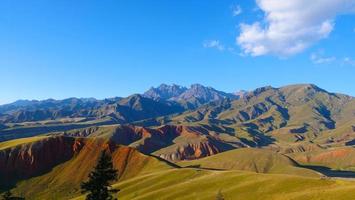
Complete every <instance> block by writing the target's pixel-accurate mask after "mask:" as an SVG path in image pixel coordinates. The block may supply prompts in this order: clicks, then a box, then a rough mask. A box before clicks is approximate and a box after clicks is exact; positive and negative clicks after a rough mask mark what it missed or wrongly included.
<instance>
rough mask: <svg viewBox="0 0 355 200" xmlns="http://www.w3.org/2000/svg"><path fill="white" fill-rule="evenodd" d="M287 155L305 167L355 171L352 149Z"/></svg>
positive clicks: (353, 150) (341, 148) (354, 153)
mask: <svg viewBox="0 0 355 200" xmlns="http://www.w3.org/2000/svg"><path fill="white" fill-rule="evenodd" d="M289 155H290V156H291V157H292V158H294V159H295V160H297V161H298V162H300V163H303V164H305V165H319V166H326V167H329V168H332V169H338V170H355V149H354V148H353V147H338V148H330V149H325V150H318V151H310V152H297V153H292V154H289Z"/></svg>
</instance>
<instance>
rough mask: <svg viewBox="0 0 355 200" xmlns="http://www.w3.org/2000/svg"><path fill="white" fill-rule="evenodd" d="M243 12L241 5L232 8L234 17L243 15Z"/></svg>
mask: <svg viewBox="0 0 355 200" xmlns="http://www.w3.org/2000/svg"><path fill="white" fill-rule="evenodd" d="M242 12H243V10H242V8H241V7H240V6H239V5H234V6H232V15H233V17H235V16H238V15H240V14H242Z"/></svg>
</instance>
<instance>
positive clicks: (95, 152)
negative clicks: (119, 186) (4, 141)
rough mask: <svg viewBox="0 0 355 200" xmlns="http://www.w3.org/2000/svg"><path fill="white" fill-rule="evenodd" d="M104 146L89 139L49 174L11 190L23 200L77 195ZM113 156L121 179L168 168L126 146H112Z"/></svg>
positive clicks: (64, 197)
mask: <svg viewBox="0 0 355 200" xmlns="http://www.w3.org/2000/svg"><path fill="white" fill-rule="evenodd" d="M107 147H108V146H107V143H105V142H104V140H102V141H101V140H100V141H97V140H88V141H87V142H86V144H85V146H84V148H83V149H82V150H81V151H80V153H78V154H77V155H75V156H74V157H73V158H72V159H71V160H69V161H66V162H64V163H62V164H60V165H57V166H56V167H54V168H53V169H52V170H51V171H50V172H49V173H46V174H43V175H41V176H38V177H34V178H30V179H28V180H24V181H21V182H19V183H18V184H17V186H16V189H14V193H15V194H18V195H20V196H25V197H26V199H67V198H69V197H73V196H77V195H78V194H79V193H80V191H79V190H80V189H79V188H80V183H81V182H82V181H84V180H85V179H86V178H87V177H88V174H89V173H90V171H91V170H92V168H93V167H94V166H95V164H96V161H97V159H98V157H99V155H100V153H101V149H105V148H107ZM112 159H113V164H114V167H115V168H116V169H119V174H120V180H125V179H129V178H132V177H134V176H138V175H141V174H146V173H152V172H155V171H161V170H166V169H170V168H171V166H170V165H168V164H167V163H165V162H162V161H160V160H158V159H156V158H154V157H151V156H146V155H143V154H141V153H139V152H138V151H137V150H135V149H132V148H129V147H125V146H116V147H114V151H113V152H112Z"/></svg>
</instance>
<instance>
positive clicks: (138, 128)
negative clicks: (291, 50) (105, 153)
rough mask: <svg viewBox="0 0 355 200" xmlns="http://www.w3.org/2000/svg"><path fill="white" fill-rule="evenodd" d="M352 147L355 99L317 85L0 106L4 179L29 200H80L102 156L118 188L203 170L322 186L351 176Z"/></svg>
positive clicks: (162, 90) (153, 92)
mask: <svg viewBox="0 0 355 200" xmlns="http://www.w3.org/2000/svg"><path fill="white" fill-rule="evenodd" d="M354 145H355V98H354V97H352V96H349V95H345V94H338V93H332V92H328V91H326V90H324V89H321V88H319V87H317V86H316V85H313V84H297V85H288V86H284V87H280V88H274V87H271V86H266V87H261V88H257V89H255V90H253V91H240V92H235V93H226V92H222V91H218V90H216V89H214V88H212V87H205V86H202V85H200V84H194V85H191V87H189V88H187V87H183V86H178V85H166V84H162V85H160V86H158V87H156V88H154V87H153V88H150V89H149V90H148V91H146V92H145V93H143V94H134V95H131V96H128V97H115V98H108V99H104V100H97V99H94V98H87V99H85V98H69V99H64V100H53V99H48V100H43V101H29V100H20V101H16V102H14V103H11V104H6V105H2V106H0V177H6V180H8V181H4V180H5V179H1V180H2V181H0V185H1V186H2V187H6V188H14V189H13V190H14V192H15V193H18V194H23V195H25V196H26V197H30V199H38V198H47V199H51V198H52V199H56V197H58V196H60V197H63V198H64V199H70V198H74V197H77V196H78V186H79V185H80V182H81V181H83V180H85V177H87V174H88V173H89V171H90V169H92V167H93V166H94V162H93V161H94V160H95V159H97V157H98V156H99V152H100V149H108V150H109V151H110V152H111V153H112V155H113V158H114V165H115V166H116V167H117V169H119V171H120V177H121V178H120V180H119V181H121V182H122V185H120V184H118V185H117V187H121V186H125V184H127V186H125V187H127V188H129V183H130V181H131V182H132V184H133V183H135V180H138V179H139V178H140V177H152V181H153V182H154V177H155V178H157V179H158V178H160V174H159V173H165V172H166V171H171V173H172V174H174V173H177V174H178V175H177V176H176V177H171V180H177V177H180V176H183V174H184V173H186V175H187V174H189V175H187V176H190V175H191V176H192V177H194V176H193V175H192V174H194V173H198V172H199V171H198V170H207V171H206V172H205V171H204V172H203V174H204V175H202V177H204V176H205V175H206V176H208V174H210V173H212V174H215V173H216V174H218V173H219V172H218V171H221V170H222V171H225V172H223V173H222V172H221V174H222V175H221V177H222V176H224V175H223V174H224V173H226V174H228V173H232V172H229V170H232V171H233V170H244V171H249V172H250V171H251V172H257V173H267V174H288V175H290V174H292V175H293V176H297V177H298V176H300V177H304V176H310V177H315V179H317V178H319V177H320V174H323V175H329V176H330V175H334V174H336V175H334V176H338V175H339V173H340V172H339V173H336V171H334V170H340V171H341V173H340V174H344V173H345V174H346V175H349V174H350V175H352V170H354V169H355V168H354V166H355V159H354V157H352V156H351V155H355V149H354V148H353V147H354ZM92 158H95V159H92ZM208 170H212V172H209V171H208ZM213 170H216V171H213ZM227 171H228V172H227ZM158 172H159V173H158ZM210 175H211V174H210ZM213 176H214V175H213ZM69 177H73V178H74V179H73V180H71V179H70V178H69ZM202 177H201V178H202ZM274 177H276V175H270V176H269V178H270V179H272V180H273V181H275V180H276V178H275V179H274ZM290 178H291V177H290ZM202 179H203V178H202ZM169 180H170V179H169ZM277 180H279V179H277ZM280 180H281V179H280ZM312 180H313V179H312ZM162 181H163V182H164V181H165V179H164V180H162ZM180 181H182V180H180ZM299 181H300V183H301V182H302V181H303V178H300V179H299ZM143 182H144V181H143ZM143 182H142V183H143ZM306 182H307V181H306ZM169 183H170V182H169ZM197 183H198V184H201V183H200V182H197ZM324 183H327V184H328V182H324ZM135 184H138V183H135ZM147 184H148V185H149V182H147ZM150 184H151V182H150ZM315 184H321V183H318V182H317V181H315ZM329 184H330V182H329ZM29 185H31V187H29ZM47 185H50V187H49V188H47V187H46V186H47ZM137 187H138V186H137ZM147 187H148V186H147ZM206 187H209V186H206ZM226 187H228V188H229V186H226ZM334 187H337V186H334ZM44 188H47V189H44ZM213 188H214V189H216V188H215V187H214V186H213ZM158 189H159V188H157V190H158ZM127 191H129V189H127ZM230 191H234V189H233V188H230ZM238 191H239V190H238ZM141 192H143V193H144V191H143V190H142V191H141ZM123 194H125V192H123ZM154 194H155V193H154ZM152 195H153V193H152ZM181 195H183V194H181ZM211 195H212V194H211ZM287 195H291V193H290V194H286V196H285V198H286V199H288V198H291V197H292V195H291V196H287ZM344 195H345V193H344ZM153 196H154V195H153ZM183 196H184V195H183ZM151 197H152V196H149V195H148V196H147V198H145V199H151ZM185 197H186V198H187V196H184V198H185ZM80 198H81V197H80ZM123 198H124V199H135V198H137V199H140V198H138V197H134V196H132V194H128V193H127V194H126V196H124V195H123ZM206 198H207V199H208V198H211V196H206ZM285 198H283V199H285ZM143 199H144V198H143ZM275 199H277V198H276V197H275ZM280 199H282V198H280Z"/></svg>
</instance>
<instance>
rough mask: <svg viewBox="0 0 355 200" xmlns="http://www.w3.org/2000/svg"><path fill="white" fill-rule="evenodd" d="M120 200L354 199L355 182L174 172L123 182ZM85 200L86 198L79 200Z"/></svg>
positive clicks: (212, 172) (194, 171)
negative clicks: (218, 197)
mask: <svg viewBox="0 0 355 200" xmlns="http://www.w3.org/2000/svg"><path fill="white" fill-rule="evenodd" d="M114 188H119V189H121V191H120V192H119V193H118V196H117V197H118V198H119V199H120V200H151V199H154V200H159V199H160V200H166V199H169V200H170V199H181V200H184V199H186V200H187V199H189V200H190V199H196V200H209V199H210V200H213V199H215V197H216V194H217V193H218V191H221V192H222V194H223V195H224V197H225V199H227V200H228V199H231V200H239V199H240V200H245V199H248V200H259V199H260V200H265V199H267V200H269V199H272V200H285V199H287V200H309V199H323V200H328V199H329V200H333V199H339V200H341V199H354V196H355V182H350V181H341V180H322V179H320V178H306V177H301V176H289V175H277V174H258V173H252V172H245V171H213V170H198V169H171V170H166V171H162V172H156V173H151V174H147V175H144V176H140V177H136V178H132V179H129V180H125V181H122V182H120V183H118V184H115V185H114ZM75 199H76V200H81V199H84V196H81V197H78V198H75Z"/></svg>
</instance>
